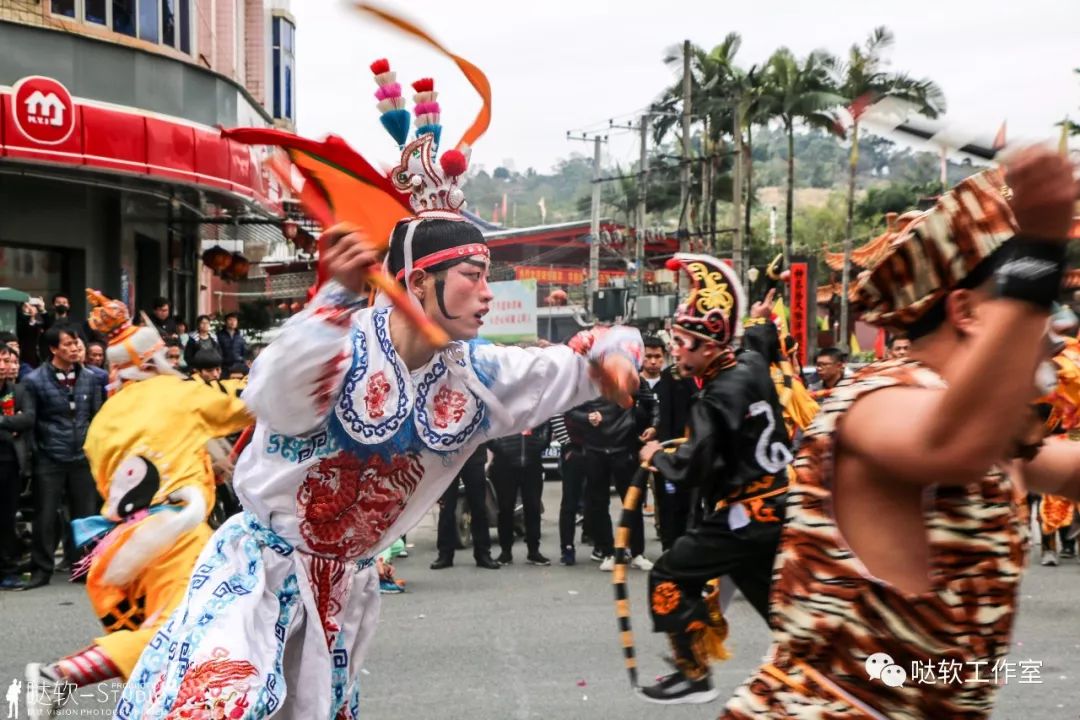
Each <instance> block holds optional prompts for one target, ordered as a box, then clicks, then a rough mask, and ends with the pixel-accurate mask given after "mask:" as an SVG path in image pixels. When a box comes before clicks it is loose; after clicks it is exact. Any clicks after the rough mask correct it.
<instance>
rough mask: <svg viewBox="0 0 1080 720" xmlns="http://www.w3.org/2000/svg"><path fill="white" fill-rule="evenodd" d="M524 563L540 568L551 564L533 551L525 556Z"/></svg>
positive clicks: (536, 551)
mask: <svg viewBox="0 0 1080 720" xmlns="http://www.w3.org/2000/svg"><path fill="white" fill-rule="evenodd" d="M525 562H527V563H529V564H530V565H542V566H546V565H550V564H551V561H550V560H548V559H547V558H546V557H544V556H543V555H541V554H540V551H539V550H535V551H533V552H531V553H529V554H528V555H526V556H525Z"/></svg>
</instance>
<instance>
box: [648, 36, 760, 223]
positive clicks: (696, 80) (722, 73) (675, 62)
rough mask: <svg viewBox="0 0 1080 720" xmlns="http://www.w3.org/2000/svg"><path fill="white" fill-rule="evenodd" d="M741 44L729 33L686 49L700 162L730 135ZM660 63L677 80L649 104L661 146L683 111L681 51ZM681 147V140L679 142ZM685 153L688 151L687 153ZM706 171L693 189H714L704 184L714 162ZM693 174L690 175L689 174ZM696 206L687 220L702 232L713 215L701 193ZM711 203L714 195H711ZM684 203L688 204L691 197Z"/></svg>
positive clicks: (671, 51) (671, 52)
mask: <svg viewBox="0 0 1080 720" xmlns="http://www.w3.org/2000/svg"><path fill="white" fill-rule="evenodd" d="M741 44H742V39H741V37H740V36H739V34H738V33H729V34H728V35H727V37H725V38H724V41H723V42H722V43H721V44H720V45H717V46H716V47H715V48H713V50H712V51H710V52H706V51H705V50H703V49H702V48H701V47H698V46H697V45H691V46H690V56H689V60H690V63H689V64H690V107H691V110H692V111H693V113H694V117H695V119H697V120H701V121H703V124H704V127H705V132H703V133H702V135H701V155H702V156H703V158H704V157H705V156H707V155H709V153H710V152H711V149H712V148H716V147H717V146H719V145H720V143H721V142H722V140H723V138H725V137H726V136H729V135H730V134H731V128H732V125H733V118H734V110H735V101H736V100H735V98H736V94H735V91H734V89H733V86H732V80H733V77H734V75H735V73H736V72H741V71H738V70H737V68H735V65H734V56H735V54H736V53H737V52H738V50H739V46H740V45H741ZM664 62H665V63H666V64H667V65H668V66H669V67H671V68H673V69H675V70H676V71H677V72H678V77H677V79H676V81H675V83H673V84H672V85H671V86H670V87H668V88H667V89H666V90H665V91H664V92H663V94H661V96H660V98H659V99H658V100H657V101H656V102H655V103H653V105H652V110H653V111H654V113H655V114H654V115H653V141H654V142H655V143H656V144H658V145H659V144H662V143H663V142H664V140H665V139H666V138H667V137H668V135H669V134H670V133H672V132H673V131H675V130H676V129H677V128H678V127H679V124H680V122H681V118H680V116H681V114H682V107H683V90H682V84H683V78H682V68H683V48H682V46H681V45H680V46H675V47H672V48H670V49H669V50H668V52H667V55H666V56H665V57H664ZM679 143H680V146H681V137H680V138H679ZM686 152H687V153H689V152H690V151H689V150H688V149H687V150H686ZM705 162H707V163H708V164H709V166H710V167H709V168H708V169H707V168H705V167H704V165H702V166H701V167H700V171H701V173H703V177H704V178H705V183H698V182H692V186H693V187H702V188H704V187H705V184H706V183H707V184H708V185H709V186H710V187H714V186H715V185H716V184H717V183H716V182H713V183H708V180H709V178H711V177H712V173H711V172H709V170H711V169H714V168H715V167H716V162H715V160H714V159H708V160H705ZM692 174H693V173H692ZM702 195H703V197H701V198H700V202H699V203H698V206H697V212H696V213H690V217H691V218H693V217H698V218H699V219H700V222H699V227H698V230H702V229H703V228H704V227H705V225H706V224H707V223H708V222H709V221H708V219H707V218H708V217H709V216H710V215H715V212H710V211H709V209H708V208H706V207H705V205H706V198H705V197H704V195H705V193H704V192H703V193H702ZM713 198H714V199H713V202H714V203H715V194H714V195H713ZM688 200H691V201H692V196H691V198H689V199H688ZM689 211H690V208H689V207H687V208H681V209H680V214H681V213H686V212H689Z"/></svg>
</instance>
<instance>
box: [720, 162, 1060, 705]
mask: <svg viewBox="0 0 1080 720" xmlns="http://www.w3.org/2000/svg"><path fill="white" fill-rule="evenodd" d="M1006 183H1007V184H1006ZM1078 190H1080V188H1077V187H1076V185H1075V183H1074V180H1073V175H1072V168H1071V166H1070V164H1069V163H1068V162H1067V161H1066V160H1064V159H1062V158H1060V157H1059V156H1057V155H1055V154H1052V153H1050V152H1048V151H1045V150H1041V149H1031V150H1028V151H1025V152H1023V153H1021V154H1020V155H1018V156H1017V157H1016V158H1015V160H1014V161H1013V162H1012V163H1010V165H1009V166H1008V168H1007V173H1004V174H1003V173H1002V172H1000V171H998V170H989V171H986V172H984V173H981V174H979V175H976V176H973V177H971V178H968V179H967V180H965V181H964V182H962V183H960V185H959V186H957V187H956V188H955V189H954V190H952V191H951V192H949V193H946V194H944V195H943V196H942V197H941V198H940V199H939V200H938V202H937V205H936V206H935V207H934V208H932V209H931V210H929V211H928V212H927V213H925V214H924V215H922V216H919V217H917V218H914V219H913V220H912V221H911V222H910V223H909V224H907V226H906V227H905V228H903V229H901V230H900V231H898V233H897V237H896V238H895V239H894V240H893V241H892V243H891V244H890V247H889V250H890V252H889V254H888V256H886V257H885V258H883V259H882V260H881V261H880V262H879V263H878V264H877V265H876V266H875V267H873V268H870V269H869V271H868V272H867V273H865V274H864V275H863V276H862V277H860V279H859V282H858V284H857V285H856V287H855V289H854V297H855V299H856V301H857V302H858V304H859V305H860V306H861V308H862V309H863V311H864V315H863V318H864V319H865V320H867V321H869V322H873V323H876V324H878V325H882V326H885V327H891V328H893V329H896V330H904V331H906V332H907V334H908V336H909V337H911V338H912V347H911V355H910V357H908V358H906V359H896V360H889V361H886V362H883V363H878V364H875V365H871V366H870V367H868V368H866V369H864V370H863V371H861V372H859V373H858V374H856V375H855V376H854V377H853V378H850V379H848V380H845V381H843V382H842V383H841V384H840V385H839V386H838V387H837V388H836V389H835V390H834V391H833V393H832V395H831V397H830V398H829V399H828V400H826V401H825V403H824V404H823V405H822V408H821V411H820V412H819V413H818V415H817V417H816V418H815V420H814V422H813V424H812V425H811V428H810V430H809V432H808V433H807V435H806V438H805V439H804V442H803V445H802V446H801V448H800V450H799V454H798V457H797V459H796V461H795V472H796V475H797V479H796V481H795V482H793V483H792V486H791V488H790V489H789V494H788V504H787V518H786V525H785V527H784V534H783V539H782V542H781V547H780V556H779V557H778V558H777V565H776V572H775V577H774V582H773V589H772V595H771V597H770V616H769V617H770V624H771V627H772V629H773V645H772V648H771V650H770V653H769V657H768V658H767V660H766V662H765V664H764V665H762V667H761V668H759V669H758V670H757V671H756V672H755V673H754V675H753V676H751V678H750V679H749V680H748V681H747V682H746V683H745V684H744V685H743V686H742V687H741V688H740V689H739V690H738V691H737V692H736V695H735V697H734V698H732V700H731V701H730V702H729V704H728V706H727V709H726V713H725V714H724V715H722V718H724V719H725V720H748V719H749V718H762V717H767V718H790V717H799V718H810V717H813V718H815V719H816V720H839V719H841V718H879V719H880V718H890V719H892V720H895V719H897V718H901V719H906V720H914V719H915V718H959V717H963V718H968V719H969V720H977V719H979V718H986V717H989V715H990V712H991V709H992V707H993V699H994V692H995V688H996V686H997V685H998V684H999V683H1000V682H1002V681H1003V679H1004V677H1005V675H1002V674H1001V673H1002V672H1003V670H1002V665H1001V662H1002V661H1003V660H1004V658H1005V656H1006V654H1007V652H1008V649H1009V635H1010V632H1011V629H1012V623H1013V619H1014V617H1015V608H1016V593H1017V588H1018V584H1019V580H1020V575H1021V572H1022V569H1023V567H1024V563H1025V559H1026V551H1027V539H1028V538H1027V524H1026V515H1025V510H1024V501H1023V494H1022V491H1021V490H1020V488H1019V487H1018V485H1017V484H1016V483H1014V481H1013V480H1012V478H1011V475H1012V474H1013V471H1019V472H1020V473H1021V474H1022V475H1023V478H1024V480H1025V481H1026V482H1027V483H1028V485H1029V486H1030V487H1032V488H1033V489H1035V490H1038V491H1041V492H1052V493H1057V494H1063V495H1067V496H1070V497H1074V498H1075V497H1078V496H1080V472H1078V470H1077V468H1080V451H1078V450H1077V448H1075V447H1070V444H1069V443H1055V444H1049V445H1047V446H1045V447H1041V446H1039V445H1038V444H1026V443H1025V441H1024V440H1023V439H1021V437H1022V433H1024V432H1025V430H1026V429H1027V428H1026V426H1027V425H1028V424H1029V406H1030V403H1031V402H1032V401H1033V400H1034V399H1035V397H1036V395H1037V390H1036V380H1035V377H1036V370H1037V368H1038V367H1039V365H1040V362H1042V361H1044V360H1045V356H1046V350H1045V348H1046V345H1045V342H1044V339H1045V338H1044V336H1045V332H1046V328H1047V316H1048V310H1049V308H1050V304H1051V301H1052V300H1053V299H1054V298H1055V297H1056V295H1057V292H1058V288H1059V285H1060V281H1061V277H1062V273H1063V270H1064V266H1065V241H1064V238H1066V237H1067V235H1068V230H1069V226H1070V223H1071V219H1072V211H1073V204H1074V201H1075V198H1076V196H1077V191H1078ZM1006 349H1007V350H1006ZM1003 350H1004V351H1003ZM927 668H930V669H931V670H932V671H934V674H933V675H930V674H927V673H926V672H925V669H927ZM942 668H945V669H946V670H948V673H947V674H946V675H944V676H943V675H941V673H942V672H943V671H942ZM980 670H981V675H980V674H979V673H980ZM1012 672H1013V673H1014V674H1015V672H1016V671H1015V668H1013V670H1012ZM995 675H997V680H998V681H999V682H995Z"/></svg>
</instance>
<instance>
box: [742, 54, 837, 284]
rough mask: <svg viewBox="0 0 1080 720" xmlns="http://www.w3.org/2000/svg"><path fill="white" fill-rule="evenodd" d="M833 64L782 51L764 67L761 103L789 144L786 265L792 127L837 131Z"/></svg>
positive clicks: (787, 241)
mask: <svg viewBox="0 0 1080 720" xmlns="http://www.w3.org/2000/svg"><path fill="white" fill-rule="evenodd" d="M833 62H834V61H833V60H832V58H831V57H830V56H829V54H828V53H826V52H825V51H824V50H815V51H813V52H811V53H810V54H809V55H807V56H806V57H805V58H803V59H802V60H801V61H800V60H798V59H796V57H795V55H794V54H792V52H791V50H788V49H787V48H786V47H782V48H780V49H779V50H777V51H776V52H774V53H773V54H772V57H770V58H769V62H768V64H767V65H766V68H765V72H766V74H767V76H768V81H767V84H766V85H765V88H764V95H763V98H762V99H763V102H764V103H765V106H766V107H768V109H769V111H770V112H771V113H772V114H773V116H774V117H777V118H780V120H781V121H782V122H783V124H784V132H785V133H786V134H787V140H788V181H787V210H786V220H787V227H786V228H785V235H784V259H785V264H786V263H789V262H790V261H791V255H792V247H793V234H792V223H793V220H794V216H795V124H796V123H802V124H803V125H807V126H809V127H811V128H821V129H825V130H828V131H830V132H835V130H836V118H835V116H834V115H833V112H832V111H833V109H834V108H835V107H836V106H838V105H839V104H840V103H842V102H843V98H842V97H841V96H840V95H838V94H837V92H836V86H835V85H834V84H833V81H832V74H831V72H830V68H831V67H832V66H833Z"/></svg>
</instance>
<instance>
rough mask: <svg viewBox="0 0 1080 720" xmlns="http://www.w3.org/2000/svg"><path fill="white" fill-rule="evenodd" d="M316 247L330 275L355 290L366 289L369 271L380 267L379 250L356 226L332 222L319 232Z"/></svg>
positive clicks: (356, 291) (347, 287)
mask: <svg viewBox="0 0 1080 720" xmlns="http://www.w3.org/2000/svg"><path fill="white" fill-rule="evenodd" d="M319 248H320V249H321V250H320V251H321V256H320V257H319V261H320V262H321V263H322V264H323V267H325V268H326V271H327V273H328V274H329V276H330V277H332V278H334V279H335V280H337V281H338V282H339V283H341V284H342V285H343V286H345V288H346V289H348V290H351V291H352V292H354V293H357V294H360V293H363V292H364V291H365V290H366V289H367V277H368V275H369V274H370V273H371V272H373V271H375V270H378V267H379V251H378V249H377V248H376V247H375V246H374V245H372V244H371V241H370V240H368V238H367V236H365V235H363V234H362V233H361V232H359V230H358V228H357V227H356V226H354V225H350V224H348V223H339V224H337V225H335V226H334V227H332V228H330V229H329V230H327V231H326V232H324V233H323V234H322V235H320V236H319ZM322 248H325V249H322Z"/></svg>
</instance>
